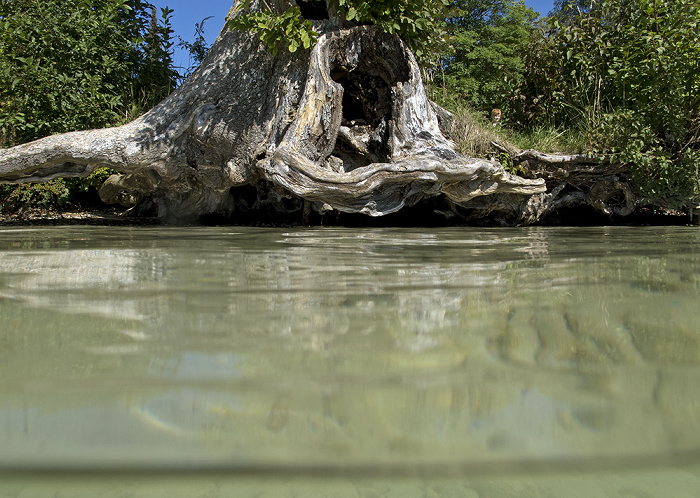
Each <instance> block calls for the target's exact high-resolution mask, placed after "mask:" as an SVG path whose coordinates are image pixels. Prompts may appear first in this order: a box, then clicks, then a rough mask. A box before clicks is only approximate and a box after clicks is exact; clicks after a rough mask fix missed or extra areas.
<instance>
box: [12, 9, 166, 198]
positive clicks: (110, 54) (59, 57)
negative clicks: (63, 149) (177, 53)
mask: <svg viewBox="0 0 700 498" xmlns="http://www.w3.org/2000/svg"><path fill="white" fill-rule="evenodd" d="M160 14H161V15H160V17H158V15H157V11H156V9H155V8H154V7H153V6H152V5H150V4H148V3H147V2H144V1H142V0H5V1H2V2H0V146H11V145H17V144H21V143H25V142H29V141H32V140H36V139H38V138H42V137H44V136H47V135H51V134H55V133H63V132H67V131H73V130H84V129H90V128H98V127H105V126H114V125H118V124H122V123H124V122H126V121H128V120H129V119H130V118H133V117H134V115H137V114H140V113H141V112H143V111H144V110H147V109H149V108H150V107H152V106H153V105H155V104H156V103H157V102H159V101H160V100H162V98H164V97H165V96H166V95H167V94H168V93H170V92H171V91H172V89H173V88H175V85H176V82H177V78H178V77H179V75H178V74H177V72H176V71H175V70H174V69H173V67H172V66H173V64H172V58H171V54H172V41H171V35H172V29H171V27H170V16H171V14H172V11H171V10H170V9H167V8H165V9H161V11H160ZM102 176H103V173H100V172H97V173H95V174H94V175H91V177H90V178H88V179H86V180H80V179H67V180H53V181H51V182H48V183H46V184H38V185H28V184H24V185H2V186H0V209H2V210H3V211H16V210H18V209H21V207H22V206H23V205H24V204H29V205H34V206H38V207H41V208H42V209H52V208H60V207H61V206H63V205H64V204H65V203H66V202H67V201H68V200H69V199H70V198H72V197H75V194H79V193H80V192H81V191H83V190H85V189H87V188H88V187H90V186H92V185H93V183H94V181H95V179H97V178H101V177H102Z"/></svg>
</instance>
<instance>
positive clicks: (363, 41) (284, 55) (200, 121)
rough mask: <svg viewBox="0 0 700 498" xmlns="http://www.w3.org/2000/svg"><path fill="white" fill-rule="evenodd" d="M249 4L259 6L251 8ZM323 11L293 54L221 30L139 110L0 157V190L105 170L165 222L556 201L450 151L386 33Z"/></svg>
mask: <svg viewBox="0 0 700 498" xmlns="http://www.w3.org/2000/svg"><path fill="white" fill-rule="evenodd" d="M238 1H239V0H237V2H236V4H237V3H238ZM260 3H262V2H260ZM317 3H318V2H317ZM236 4H234V6H235V5H236ZM267 4H269V5H270V6H271V8H272V9H273V10H276V11H279V12H281V11H283V10H284V9H285V8H287V7H288V6H289V2H288V0H274V1H268V2H267ZM324 7H325V5H324ZM251 8H253V9H260V8H261V7H260V5H259V2H257V1H255V0H254V1H253V2H252V3H251ZM323 10H324V12H325V14H323V15H318V14H319V12H320V11H319V10H314V12H313V13H312V14H313V15H310V17H313V18H317V17H330V18H322V19H314V20H313V25H314V29H315V30H316V31H317V32H318V33H319V38H318V43H317V44H316V45H315V47H314V48H313V49H312V50H306V51H303V50H302V51H298V52H296V53H293V54H291V53H289V52H287V51H286V50H280V51H279V52H278V53H277V54H276V55H273V54H272V53H271V52H270V51H268V50H266V49H265V47H264V46H263V45H262V44H261V43H260V41H259V40H258V38H257V35H254V34H251V33H248V32H240V31H234V30H230V29H229V28H227V27H224V29H223V31H222V32H221V34H220V35H219V37H218V39H217V41H216V43H215V44H214V46H213V47H212V49H211V50H210V52H209V54H208V56H207V58H206V60H205V61H204V62H203V63H202V65H201V66H200V68H199V69H198V70H197V71H196V72H195V73H194V74H193V75H192V76H191V77H190V78H189V79H188V80H187V81H186V82H184V83H183V84H182V86H180V87H179V88H178V89H177V90H176V91H174V92H173V93H172V94H171V95H170V96H169V97H168V98H166V99H165V100H164V101H163V102H161V103H160V104H159V105H158V106H156V107H155V108H154V109H152V110H151V111H150V112H148V113H146V114H145V115H144V116H142V117H140V118H139V119H137V120H135V121H133V122H131V123H129V124H126V125H124V126H121V127H117V128H111V129H101V130H92V131H81V132H73V133H67V134H63V135H56V136H51V137H47V138H44V139H41V140H37V141H35V142H32V143H29V144H25V145H20V146H17V147H13V148H9V149H4V150H0V182H4V183H20V182H36V181H46V180H49V179H52V178H56V177H69V176H86V175H88V174H89V173H90V172H91V171H92V170H93V169H94V168H96V167H100V166H109V167H111V168H114V169H115V170H117V171H119V172H120V175H115V176H113V177H111V178H110V179H109V180H108V181H107V183H106V184H105V185H104V186H103V187H102V189H101V191H100V195H101V197H102V199H103V200H104V201H105V202H107V203H121V204H123V205H125V206H127V207H131V208H133V209H134V210H137V211H140V212H147V211H151V212H152V213H153V214H155V215H157V216H159V217H162V218H166V219H169V220H172V221H191V220H193V219H196V218H197V217H200V216H202V215H207V214H217V215H223V216H228V217H232V218H233V219H234V220H236V221H239V222H245V216H247V215H248V213H250V212H254V211H256V210H263V209H264V210H268V211H271V212H272V213H279V214H284V213H289V212H292V213H298V214H299V217H300V218H301V216H303V215H304V212H306V214H308V212H309V210H314V211H317V212H319V213H324V212H328V211H339V212H345V213H364V214H367V215H370V216H382V215H385V214H388V213H393V212H396V211H398V210H400V209H401V208H403V207H404V206H412V205H416V204H417V203H419V202H421V201H423V200H425V199H429V198H435V197H440V196H442V197H444V198H446V200H447V202H448V203H450V204H451V205H452V206H454V207H455V208H459V209H466V210H469V209H474V208H475V206H476V209H475V210H474V212H475V213H477V214H479V213H485V212H493V211H494V210H497V211H498V212H499V213H501V215H502V217H503V218H504V219H507V220H510V221H511V222H514V223H515V222H518V223H523V224H526V223H532V222H534V221H537V220H538V219H540V218H541V217H542V216H543V215H545V214H546V213H547V212H548V211H551V209H553V208H554V207H555V206H556V205H557V201H556V194H554V193H553V192H547V191H546V190H547V187H546V181H545V180H547V184H551V178H549V179H547V178H544V177H540V178H537V177H534V176H533V177H530V178H523V177H520V176H516V175H512V174H509V173H508V172H506V171H505V170H504V169H503V167H502V166H501V165H500V164H499V163H498V162H496V161H491V160H486V159H475V158H467V157H464V156H461V155H460V154H458V153H457V152H455V148H454V145H453V144H452V143H451V142H450V141H449V140H448V139H446V138H445V137H444V136H443V134H442V132H441V131H440V128H439V126H438V120H437V117H436V114H435V112H434V110H433V107H432V106H431V103H430V102H429V100H428V98H427V97H426V94H425V91H424V88H423V84H422V81H421V77H420V71H419V68H418V65H417V63H416V61H415V58H414V56H413V54H412V53H411V52H410V50H409V49H408V47H407V46H406V45H405V44H404V43H403V42H402V41H401V40H400V39H399V38H398V37H397V36H394V35H389V34H386V33H383V32H382V31H381V30H380V29H379V28H377V27H375V26H346V25H344V23H343V22H342V21H341V20H339V19H335V18H334V16H333V15H332V13H331V15H329V14H328V12H327V11H326V10H325V9H323ZM233 12H234V9H232V11H231V14H229V15H234V14H233ZM523 157H525V156H523ZM540 159H541V158H540ZM527 160H529V161H532V160H533V159H527ZM535 162H537V161H535ZM539 163H543V164H544V163H547V161H544V162H542V161H539ZM550 163H551V161H550ZM554 176H556V175H554ZM604 195H607V193H605V194H604ZM552 196H553V197H552ZM550 197H551V199H550ZM610 197H611V196H608V197H606V199H609V198H610ZM538 202H539V204H538ZM562 202H565V201H562ZM583 202H589V201H588V200H587V199H585V198H584V199H583ZM603 204H604V205H603V207H602V209H603V210H605V209H609V206H608V205H607V204H605V203H603ZM305 207H306V210H305V209H304V208H305Z"/></svg>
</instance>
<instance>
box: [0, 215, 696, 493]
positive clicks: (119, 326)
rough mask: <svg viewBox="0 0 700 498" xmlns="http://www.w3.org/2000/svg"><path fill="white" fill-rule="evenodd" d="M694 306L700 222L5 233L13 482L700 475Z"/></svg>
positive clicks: (4, 431) (4, 336)
mask: <svg viewBox="0 0 700 498" xmlns="http://www.w3.org/2000/svg"><path fill="white" fill-rule="evenodd" d="M698 302H700V232H699V231H698V230H697V229H696V228H689V227H586V228H543V227H535V228H518V229H514V228H508V229H495V228H489V229H485V228H439V229H427V228H422V229H418V228H410V229H407V228H400V229H399V228H371V229H370V228H353V229H349V228H295V229H281V228H274V229H264V228H239V227H226V228H220V227H217V228H214V227H191V228H168V227H85V226H83V227H79V226H78V227H76V226H70V227H5V228H1V229H0V317H1V323H2V328H1V329H0V472H1V474H0V479H2V478H3V476H4V478H5V479H9V476H11V475H15V474H16V473H17V472H20V473H24V474H25V475H27V476H28V477H27V481H26V482H25V481H22V479H21V478H16V479H15V480H14V481H12V483H11V484H12V486H15V487H14V488H12V487H11V486H10V487H9V488H7V487H6V488H5V489H16V490H17V493H18V494H19V492H20V491H21V490H22V489H25V488H24V487H25V486H27V485H28V484H27V482H29V480H31V481H32V482H35V481H36V478H35V477H36V476H35V475H34V474H33V473H34V472H39V473H42V472H46V471H51V472H54V473H57V474H53V475H61V474H65V475H73V474H75V473H80V472H85V471H91V472H106V473H113V472H115V471H123V472H132V471H138V472H139V474H140V475H141V476H142V478H144V476H145V477H148V475H149V472H153V473H154V474H153V475H154V476H155V475H160V474H162V473H166V474H168V473H170V472H173V471H175V472H177V473H182V472H184V473H186V474H188V475H190V476H191V477H192V478H193V479H194V478H196V476H197V473H201V472H203V473H204V474H206V475H209V474H207V473H212V472H213V473H215V474H216V475H218V476H222V475H226V476H230V475H235V476H238V477H239V478H242V477H240V476H249V477H247V479H254V477H250V476H259V475H262V476H265V477H266V478H275V476H277V477H279V478H285V479H286V478H289V477H290V476H295V477H302V478H303V477H305V476H306V477H309V478H313V479H318V478H319V477H320V478H325V477H328V478H329V479H332V478H335V477H338V476H341V475H342V476H345V475H351V476H353V478H357V479H365V478H367V479H370V478H376V477H379V476H383V475H385V474H388V475H392V476H395V479H398V481H396V482H399V481H401V480H402V479H403V481H401V482H409V481H410V482H413V480H414V479H416V478H418V477H421V476H426V475H428V476H430V477H431V478H432V479H438V478H441V479H443V480H444V482H443V484H442V485H440V484H436V485H435V486H433V488H429V485H428V484H425V482H423V481H421V484H415V485H416V486H418V488H417V489H422V490H423V495H425V496H431V495H430V493H429V492H428V489H431V490H433V491H434V492H435V493H437V496H441V494H440V493H441V492H442V490H444V489H448V488H449V486H448V485H447V484H445V482H447V481H450V482H451V483H452V484H454V482H453V481H455V480H460V479H461V481H459V483H458V484H459V486H466V487H465V488H464V489H469V490H471V491H473V492H474V493H476V495H474V494H472V496H482V495H483V496H489V494H488V493H491V494H493V493H494V491H493V490H491V491H489V489H491V488H488V486H489V485H493V486H496V485H497V483H498V482H502V480H503V479H506V480H508V479H516V477H514V476H518V475H528V476H530V477H528V479H534V478H533V477H532V475H533V473H534V475H536V476H537V475H539V476H540V477H541V476H543V475H544V474H543V473H547V472H554V473H555V477H556V478H557V479H562V476H564V475H569V474H570V473H574V474H573V477H571V479H574V480H575V479H584V481H585V480H586V479H585V478H587V476H589V475H591V474H592V473H597V474H599V473H601V472H608V474H606V475H607V477H606V478H612V479H618V478H619V479H622V477H620V476H623V475H624V476H628V475H630V473H632V474H633V475H634V476H636V477H634V478H630V479H631V480H629V481H625V482H624V485H620V486H621V487H618V488H619V489H628V488H629V487H630V486H632V488H634V487H635V486H639V489H640V490H645V489H649V484H648V483H646V484H645V482H646V481H645V476H648V475H651V474H653V473H658V472H670V473H676V472H681V474H680V477H679V476H678V475H675V474H673V478H670V477H669V482H673V483H675V484H674V485H678V486H683V485H687V486H688V490H697V489H698V487H697V486H698V483H700V390H699V389H698V385H699V384H700V313H698ZM483 475H487V476H490V477H489V479H492V480H491V481H489V482H490V483H491V484H488V483H487V484H484V482H485V481H484V482H482V481H480V482H481V484H474V486H472V487H469V486H468V483H466V484H465V483H464V482H463V481H464V480H468V479H470V478H476V477H477V476H483ZM669 475H671V474H669ZM334 476H335V477H334ZM30 477H31V479H30ZM657 477H658V476H657ZM154 479H155V477H154ZM543 479H544V477H543ZM625 479H627V477H625ZM516 480H517V479H516ZM661 481H663V479H661V478H657V479H656V481H655V482H661ZM82 482H83V483H84V481H82ZM100 482H102V481H100ZM313 482H314V483H315V484H314V485H318V480H316V481H313ZM547 482H550V481H547V480H546V479H544V480H543V481H542V482H541V483H540V484H532V486H534V488H532V489H535V490H541V491H542V493H543V494H544V492H545V491H546V490H549V491H548V492H549V493H550V494H551V493H553V492H555V491H552V490H553V489H555V488H553V487H551V486H554V484H547ZM552 482H553V481H552ZM557 482H560V481H557ZM572 482H573V481H572ZM601 482H603V481H601ZM494 483H496V484H494ZM122 484H124V482H123V481H122ZM239 484H240V481H239ZM452 484H450V485H452ZM589 484H590V482H589ZM64 485H66V486H67V485H68V484H65V482H64ZM601 485H602V484H601ZM251 486H254V484H251ZM358 486H359V485H358ZM377 486H379V485H377ZM420 486H422V488H421V487H420ZM441 486H442V487H441ZM479 486H482V487H481V488H480V487H479ZM537 486H540V487H539V488H538V487H537ZM547 486H550V488H547ZM112 487H114V486H112ZM618 488H615V489H618ZM354 489H355V490H356V491H357V490H360V491H357V493H356V495H357V496H365V495H367V496H370V495H371V496H385V495H387V494H386V493H389V491H386V493H384V492H381V491H377V492H376V493H374V494H371V493H370V494H367V493H365V494H363V493H362V492H361V490H362V489H368V488H362V487H361V486H359V487H356V488H354ZM372 489H374V488H372ZM376 489H380V487H377V488H376ZM381 489H384V488H381ZM387 489H389V488H387ZM449 489H452V488H449ZM509 489H510V488H509ZM513 489H516V491H513V493H514V494H512V495H509V494H507V493H505V494H501V496H539V495H538V494H536V493H535V492H534V491H533V493H535V494H531V495H530V494H527V493H524V492H523V491H522V489H521V490H520V491H519V492H518V491H517V489H519V488H517V487H516V488H513ZM557 489H558V488H557ZM635 489H636V488H635ZM679 489H680V491H678V490H677V491H678V493H677V494H676V496H682V492H684V491H683V489H681V488H679ZM375 491H376V490H375ZM114 492H115V493H116V490H115V491H114ZM319 492H320V491H319ZM518 493H519V494H518ZM620 493H622V491H620ZM688 493H690V491H688ZM540 495H541V494H540ZM557 495H558V496H561V494H557ZM0 496H5V495H2V494H0ZM7 496H13V495H7ZM144 496H146V495H145V494H144ZM190 496H192V495H190ZM251 496H256V495H255V494H254V493H253V492H252V491H251ZM348 496H350V495H348ZM387 496H388V495H387ZM421 496H422V495H421ZM446 496H447V495H446ZM571 496H578V495H575V494H572V495H571ZM608 496H618V495H614V494H610V495H608ZM619 496H624V494H620V495H619Z"/></svg>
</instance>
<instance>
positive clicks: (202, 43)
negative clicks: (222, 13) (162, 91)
mask: <svg viewBox="0 0 700 498" xmlns="http://www.w3.org/2000/svg"><path fill="white" fill-rule="evenodd" d="M211 18H212V16H209V17H205V18H204V19H202V20H201V22H198V23H195V25H194V42H188V41H186V40H183V39H182V37H181V36H178V39H179V40H180V41H179V42H178V43H177V46H178V47H180V48H181V49H183V50H186V51H187V52H188V53H189V54H190V67H188V68H187V69H185V74H184V75H183V78H188V77H189V76H190V74H192V73H193V72H194V70H195V69H197V67H199V65H200V64H201V63H202V61H203V60H204V58H205V57H206V56H207V53H208V52H209V49H210V48H211V47H210V46H209V44H208V43H207V40H206V38H204V23H205V22H207V21H208V20H209V19H211Z"/></svg>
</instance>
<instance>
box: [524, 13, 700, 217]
mask: <svg viewBox="0 0 700 498" xmlns="http://www.w3.org/2000/svg"><path fill="white" fill-rule="evenodd" d="M541 29H542V31H541V33H540V36H538V37H535V38H534V39H533V40H532V42H531V44H530V47H529V50H528V51H527V52H526V56H525V67H526V77H525V79H524V84H523V86H522V87H521V88H520V89H519V90H518V91H517V92H515V93H514V94H513V95H512V97H511V98H512V100H513V101H516V102H520V106H519V107H518V106H515V107H516V108H517V109H519V115H518V119H519V120H520V121H521V122H522V123H523V124H524V125H526V126H530V127H531V126H536V125H540V124H542V123H546V124H548V125H550V126H553V127H583V128H585V129H586V130H587V131H588V133H589V140H590V145H591V147H592V148H593V149H594V150H595V151H597V152H599V153H604V154H610V153H612V154H615V155H616V156H617V158H618V160H619V161H621V162H623V163H625V164H628V165H629V166H630V168H631V170H632V173H633V176H634V180H635V185H636V186H637V188H638V189H639V194H641V195H642V196H643V197H644V198H645V199H646V200H647V201H649V202H652V203H657V204H663V205H666V206H668V207H672V208H676V207H682V206H683V205H686V204H689V203H696V202H697V201H698V196H699V195H700V175H699V174H698V161H700V153H699V150H700V140H699V136H698V134H699V132H700V124H699V123H698V120H699V118H700V112H699V110H698V109H699V105H700V31H699V30H700V5H699V4H698V3H697V0H600V1H599V2H596V3H593V4H592V7H591V8H590V9H581V8H578V7H573V8H569V10H567V12H566V15H553V16H551V17H550V18H548V19H547V22H546V24H545V25H543V26H542V28H541Z"/></svg>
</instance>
